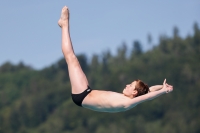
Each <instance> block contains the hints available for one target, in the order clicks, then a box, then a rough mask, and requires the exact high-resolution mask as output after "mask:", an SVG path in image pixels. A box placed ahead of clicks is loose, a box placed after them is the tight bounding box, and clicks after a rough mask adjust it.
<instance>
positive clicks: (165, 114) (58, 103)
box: [0, 23, 200, 133]
mask: <svg viewBox="0 0 200 133" xmlns="http://www.w3.org/2000/svg"><path fill="white" fill-rule="evenodd" d="M172 33H173V35H172V36H171V37H169V36H167V35H160V37H159V44H157V45H154V46H153V48H152V49H150V50H148V51H144V50H143V48H142V44H141V43H140V42H139V41H133V44H132V47H131V48H128V46H127V44H126V43H123V44H122V45H121V46H119V47H118V49H117V52H116V55H113V54H112V53H111V52H110V51H109V50H107V51H104V52H102V54H100V55H97V54H96V55H93V56H92V58H91V59H90V61H89V59H88V57H87V56H86V55H85V54H79V55H77V57H78V60H79V62H80V64H81V66H82V69H83V71H84V72H85V74H86V75H87V77H88V80H89V83H90V86H91V88H93V89H98V90H109V91H116V92H119V93H121V92H122V90H123V88H124V87H125V86H126V84H128V83H130V82H132V81H133V80H135V79H141V80H143V81H144V82H146V83H147V84H148V86H152V85H160V84H162V83H163V80H164V79H165V78H166V79H167V83H169V84H171V85H173V87H174V90H173V92H171V93H169V94H164V95H162V96H160V97H158V98H156V99H153V100H151V101H147V102H144V103H142V104H139V105H137V106H136V107H134V108H133V109H131V110H129V111H126V112H120V113H100V112H95V111H91V110H88V109H84V108H81V107H78V106H76V105H75V104H74V103H73V102H72V100H71V91H70V89H71V88H70V87H71V85H70V81H69V76H68V69H67V64H66V62H65V60H64V58H61V59H60V60H58V61H57V62H55V63H54V64H52V65H50V66H48V67H45V68H43V69H41V70H35V69H33V68H32V67H31V66H27V65H24V63H23V62H20V63H18V64H12V63H11V62H5V63H4V64H2V65H1V66H0V133H199V132H200V126H199V123H200V100H199V96H200V29H199V27H198V24H197V23H194V25H193V34H192V35H188V36H186V37H180V35H179V29H178V28H177V27H175V28H174V29H173V30H172ZM150 40H151V39H149V44H148V45H152V44H151V41H150Z"/></svg>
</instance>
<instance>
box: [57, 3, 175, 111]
mask: <svg viewBox="0 0 200 133" xmlns="http://www.w3.org/2000/svg"><path fill="white" fill-rule="evenodd" d="M58 25H59V26H60V27H61V30H62V52H63V54H64V57H65V60H66V62H67V65H68V70H69V77H70V82H71V91H72V94H80V93H82V92H83V91H85V90H86V89H87V86H88V85H89V83H88V80H87V77H86V75H85V74H84V72H83V71H82V68H81V66H80V64H79V61H78V59H77V57H76V55H75V53H74V50H73V46H72V42H71V38H70V32H69V9H68V8H67V7H66V6H65V7H63V9H62V11H61V17H60V19H59V21H58ZM135 82H136V81H134V82H132V83H131V84H129V85H127V86H126V87H125V88H124V90H123V93H116V92H112V91H101V90H92V91H91V92H90V93H89V94H88V95H87V96H86V97H85V98H84V100H83V102H82V106H83V107H85V108H88V109H91V110H94V111H99V112H121V111H126V110H129V109H131V108H133V107H135V106H136V105H137V104H139V103H142V102H144V101H147V100H151V99H153V98H155V97H158V96H160V95H162V94H165V93H168V92H171V91H172V90H173V87H172V86H170V85H168V84H166V80H164V83H163V85H162V88H160V87H161V86H157V87H156V86H155V87H153V88H154V89H152V90H153V91H152V92H150V93H148V94H145V95H142V96H139V97H135V98H134V96H135V95H136V94H137V91H136V90H134V88H135Z"/></svg>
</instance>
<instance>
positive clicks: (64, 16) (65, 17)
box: [58, 6, 69, 28]
mask: <svg viewBox="0 0 200 133" xmlns="http://www.w3.org/2000/svg"><path fill="white" fill-rule="evenodd" d="M68 23H69V9H68V7H66V6H64V7H63V8H62V11H61V16H60V19H59V20H58V25H59V26H60V27H61V28H62V27H63V26H67V25H68Z"/></svg>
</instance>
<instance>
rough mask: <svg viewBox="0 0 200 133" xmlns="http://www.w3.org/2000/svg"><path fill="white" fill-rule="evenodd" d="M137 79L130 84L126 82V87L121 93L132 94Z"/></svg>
mask: <svg viewBox="0 0 200 133" xmlns="http://www.w3.org/2000/svg"><path fill="white" fill-rule="evenodd" d="M136 83H137V81H133V82H132V83H131V84H127V85H126V87H125V88H124V90H123V94H124V95H125V96H128V97H130V96H132V95H134V93H135V91H136V90H135V86H136Z"/></svg>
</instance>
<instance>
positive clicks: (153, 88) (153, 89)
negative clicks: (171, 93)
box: [149, 85, 163, 92]
mask: <svg viewBox="0 0 200 133" xmlns="http://www.w3.org/2000/svg"><path fill="white" fill-rule="evenodd" d="M162 87H163V85H154V86H151V87H150V88H149V90H150V92H153V91H158V90H160V89H162Z"/></svg>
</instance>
